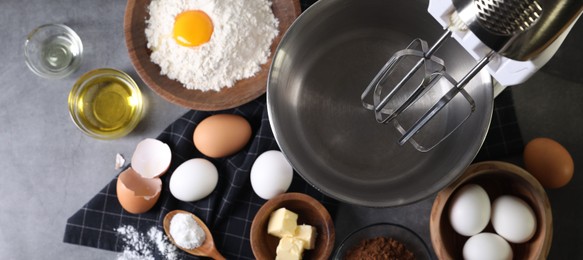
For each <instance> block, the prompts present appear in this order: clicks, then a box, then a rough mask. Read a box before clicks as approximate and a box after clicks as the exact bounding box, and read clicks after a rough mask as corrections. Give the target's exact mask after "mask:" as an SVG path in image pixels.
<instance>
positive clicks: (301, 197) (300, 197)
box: [250, 192, 336, 259]
mask: <svg viewBox="0 0 583 260" xmlns="http://www.w3.org/2000/svg"><path fill="white" fill-rule="evenodd" d="M294 200H297V201H302V202H305V203H306V204H307V205H310V207H311V208H314V209H315V210H316V212H318V213H319V215H322V216H323V218H322V224H323V226H325V230H326V232H327V234H328V236H327V237H328V239H326V240H325V241H326V243H325V244H324V245H320V246H323V247H324V249H323V250H322V251H321V252H322V255H321V256H318V257H320V258H319V259H328V258H329V257H330V255H331V254H332V250H333V249H334V242H335V238H336V233H335V229H334V222H333V221H332V217H331V216H330V213H329V212H328V210H327V209H326V207H324V205H322V203H320V202H319V201H318V200H316V199H315V198H313V197H311V196H309V195H307V194H304V193H298V192H289V193H283V194H280V195H277V196H275V197H273V198H271V199H270V200H268V201H267V202H265V204H263V205H262V206H261V208H260V209H259V210H258V211H257V214H255V217H254V218H253V222H252V223H251V231H250V244H251V249H252V251H253V255H254V256H255V257H256V258H257V259H263V258H264V257H265V255H264V254H263V251H264V250H263V248H264V247H263V245H264V244H263V243H260V244H258V243H254V242H253V241H254V240H255V239H254V238H256V236H257V235H258V234H259V233H258V232H265V234H267V230H261V223H259V222H262V221H265V222H266V221H268V219H269V215H270V214H271V212H272V211H273V210H275V206H276V205H278V204H280V203H282V202H286V201H294ZM296 213H297V212H296ZM298 214H300V213H298ZM260 217H264V218H263V219H260ZM317 232H318V236H320V235H322V234H323V232H322V231H318V230H317ZM316 239H318V238H316Z"/></svg>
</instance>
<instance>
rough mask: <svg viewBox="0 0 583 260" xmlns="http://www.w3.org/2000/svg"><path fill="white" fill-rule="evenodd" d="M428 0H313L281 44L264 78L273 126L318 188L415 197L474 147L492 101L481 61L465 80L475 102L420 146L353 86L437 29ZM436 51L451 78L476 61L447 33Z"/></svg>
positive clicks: (386, 198) (371, 200)
mask: <svg viewBox="0 0 583 260" xmlns="http://www.w3.org/2000/svg"><path fill="white" fill-rule="evenodd" d="M426 8H427V2H426V1H418V0H415V1H397V0H360V1H351V0H320V1H318V2H316V3H315V4H314V5H312V6H311V7H310V8H309V9H308V10H306V11H305V12H304V13H303V14H302V15H301V16H300V17H299V18H298V19H297V20H296V21H295V22H294V24H293V25H292V26H291V27H290V29H289V30H288V31H287V33H286V34H285V36H284V38H283V39H282V41H281V43H280V44H279V47H278V49H277V50H276V53H275V57H274V60H273V63H272V67H271V70H270V74H269V78H268V87H267V103H268V112H269V118H270V122H271V127H272V130H273V132H274V134H275V137H276V140H277V142H278V144H279V146H280V148H281V150H282V152H283V153H284V154H285V156H286V157H287V159H288V160H289V161H290V163H291V164H292V165H293V167H294V168H295V170H296V171H297V172H298V173H299V174H300V175H301V176H302V177H303V178H304V179H305V180H307V181H308V182H309V183H310V184H312V185H313V186H315V187H316V188H318V189H320V190H321V191H322V192H323V193H325V194H327V195H329V196H331V197H334V198H336V199H338V200H341V201H344V202H347V203H352V204H357V205H363V206H371V207H388V206H397V205H403V204H408V203H412V202H416V201H418V200H421V199H424V198H426V197H428V196H430V195H432V194H435V193H436V192H438V191H439V190H441V189H442V188H443V187H445V186H446V185H448V184H449V183H451V182H452V181H453V180H455V179H456V178H457V177H458V176H459V175H460V174H461V173H462V172H463V170H464V169H465V168H466V167H467V166H468V165H469V164H470V163H471V161H472V160H473V158H474V157H475V155H476V154H477V152H478V150H479V148H480V146H481V144H482V142H483V140H484V138H485V136H486V133H487V130H488V127H489V123H490V120H491V116H492V106H493V92H492V87H491V85H492V82H491V78H490V76H489V74H488V73H487V72H485V71H484V72H482V73H480V74H479V75H478V76H476V77H475V78H474V79H473V80H472V81H471V82H470V83H469V84H468V85H467V86H466V90H467V91H468V92H469V93H470V95H471V96H472V97H473V98H474V100H475V102H476V106H477V107H476V111H475V112H474V113H473V115H472V116H471V117H470V118H469V119H468V120H467V121H466V122H465V123H464V124H463V125H462V126H461V127H460V128H459V129H457V130H456V132H454V133H453V134H452V135H451V136H449V137H448V138H447V139H446V140H445V141H443V142H442V143H441V144H439V145H438V146H437V147H436V148H434V149H433V150H431V151H430V152H427V153H421V152H419V151H417V150H415V149H414V148H413V147H412V146H411V145H409V144H406V145H405V146H399V145H398V144H397V139H398V137H399V135H398V132H397V130H396V129H394V128H393V127H392V126H390V125H382V124H378V123H377V122H376V121H375V118H374V115H373V113H372V112H371V111H368V110H365V109H364V108H363V106H362V105H361V101H360V94H361V93H362V92H363V90H364V88H365V87H366V85H367V84H368V83H369V82H370V80H371V79H372V77H373V76H374V75H375V74H376V73H377V72H378V71H379V69H380V68H381V66H382V65H383V64H384V63H385V62H386V61H387V60H388V59H389V58H390V57H391V55H392V54H393V53H394V52H395V51H397V50H400V49H403V48H405V47H406V46H407V44H409V42H411V41H412V40H413V39H415V38H417V37H420V38H423V39H425V40H427V41H428V42H430V43H431V42H434V41H436V40H437V38H438V37H439V36H440V35H441V34H442V32H443V29H442V28H440V26H439V24H438V23H437V22H436V21H435V20H434V19H433V18H432V17H431V16H430V15H429V14H428V13H427V11H426ZM437 55H438V56H439V57H441V58H443V59H444V60H445V62H446V66H447V69H448V71H449V73H450V74H452V75H453V76H454V77H457V79H459V78H461V76H463V75H464V74H465V73H466V72H467V70H468V69H469V68H471V67H472V66H473V65H474V64H475V61H474V60H473V58H472V57H471V56H469V55H468V54H467V53H466V52H465V50H463V48H462V47H460V46H459V45H458V44H457V43H456V42H455V41H454V40H450V41H448V44H447V45H446V46H443V47H442V49H440V51H439V52H438V53H437ZM442 112H443V113H445V114H444V115H445V117H444V118H443V119H442V120H441V121H440V124H442V125H443V126H446V125H447V124H448V123H451V122H450V121H453V120H454V119H455V120H458V119H456V118H458V117H459V113H458V111H457V110H456V105H455V104H454V105H453V106H451V107H450V108H449V109H446V110H445V111H442Z"/></svg>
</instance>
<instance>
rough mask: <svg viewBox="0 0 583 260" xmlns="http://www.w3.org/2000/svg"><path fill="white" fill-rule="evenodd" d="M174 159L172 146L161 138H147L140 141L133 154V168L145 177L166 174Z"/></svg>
mask: <svg viewBox="0 0 583 260" xmlns="http://www.w3.org/2000/svg"><path fill="white" fill-rule="evenodd" d="M171 160H172V151H170V147H169V146H168V145H167V144H165V143H163V142H161V141H160V140H156V139H152V138H146V139H144V140H142V141H141V142H139V143H138V145H137V146H136V150H135V151H134V154H133V156H132V168H134V170H135V171H136V172H137V173H139V174H140V175H142V176H143V177H145V178H154V177H158V176H160V175H162V174H164V173H165V172H166V171H167V170H168V167H170V162H171Z"/></svg>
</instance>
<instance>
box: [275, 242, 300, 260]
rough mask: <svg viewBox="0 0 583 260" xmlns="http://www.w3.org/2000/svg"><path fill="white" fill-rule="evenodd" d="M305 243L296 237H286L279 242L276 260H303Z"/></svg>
mask: <svg viewBox="0 0 583 260" xmlns="http://www.w3.org/2000/svg"><path fill="white" fill-rule="evenodd" d="M303 245H304V243H303V242H302V241H301V240H299V239H297V238H294V237H284V238H282V239H280V240H279V244H278V245H277V249H276V250H275V253H276V256H275V260H299V259H302V254H303V252H304V247H303Z"/></svg>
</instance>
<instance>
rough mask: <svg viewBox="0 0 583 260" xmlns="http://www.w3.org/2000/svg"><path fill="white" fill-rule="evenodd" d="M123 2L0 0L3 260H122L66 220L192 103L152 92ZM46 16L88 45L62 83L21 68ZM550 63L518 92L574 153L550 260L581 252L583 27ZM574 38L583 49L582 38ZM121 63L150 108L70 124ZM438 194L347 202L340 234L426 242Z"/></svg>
mask: <svg viewBox="0 0 583 260" xmlns="http://www.w3.org/2000/svg"><path fill="white" fill-rule="evenodd" d="M125 4H126V1H122V0H100V1H91V0H58V1H57V0H55V1H42V0H1V1H0V33H1V34H0V46H2V48H0V57H2V61H1V62H0V90H1V92H0V125H1V127H0V169H1V170H0V172H1V173H2V181H0V208H1V211H0V259H115V258H116V257H117V253H115V252H109V251H104V250H98V249H93V248H87V247H81V246H75V245H70V244H65V243H63V242H62V238H63V232H64V228H65V223H66V220H67V218H68V217H69V216H71V215H72V214H73V213H74V212H75V211H77V210H78V209H79V208H80V207H81V206H82V205H83V204H84V203H86V202H87V201H88V200H89V199H90V198H91V197H92V196H93V195H94V194H96V193H97V192H98V191H99V190H100V189H101V188H102V187H103V186H104V185H105V184H107V183H108V182H109V181H110V180H111V179H112V178H114V177H115V175H116V174H117V171H116V170H115V169H114V159H115V155H116V154H117V153H120V154H122V155H125V156H126V158H127V157H129V156H131V153H132V152H133V149H134V148H135V145H136V144H137V142H139V141H140V140H141V139H143V138H146V137H156V136H157V135H158V134H159V133H160V132H161V131H162V130H163V129H164V128H165V127H166V126H167V125H168V124H170V123H171V122H173V121H174V120H175V119H176V118H178V117H179V116H180V115H182V114H183V113H184V112H186V111H187V109H185V108H182V107H179V106H176V105H174V104H171V103H169V102H167V101H165V100H163V99H161V98H160V97H158V96H157V95H156V94H155V93H153V92H152V91H151V90H150V89H149V88H148V87H147V86H146V85H145V84H144V83H143V82H142V81H140V80H139V77H138V76H137V74H136V73H135V71H134V69H133V67H132V65H131V63H130V60H129V58H128V55H127V49H126V47H125V43H124V37H123V36H124V35H123V14H124V8H125ZM45 23H64V24H67V25H69V26H70V27H72V28H73V29H74V30H75V31H77V33H78V34H79V36H80V37H81V39H82V40H83V44H84V57H83V62H82V66H81V68H80V69H79V70H78V71H77V72H76V73H74V74H73V75H71V76H69V77H67V78H65V79H61V80H46V79H42V78H40V77H38V76H36V75H34V74H33V73H32V72H31V71H29V70H28V69H27V67H26V65H25V63H24V58H23V51H22V50H23V49H22V47H23V43H24V40H25V37H26V35H27V34H28V32H29V31H31V30H32V29H33V28H35V27H36V26H38V25H41V24H45ZM574 31H576V33H575V35H574V36H573V37H571V38H568V39H567V42H566V43H565V45H564V47H563V48H561V50H559V53H558V54H557V56H556V57H555V58H553V60H551V62H550V63H549V64H548V65H547V66H546V67H545V68H543V69H542V70H541V71H539V72H538V73H537V74H536V75H535V76H534V77H533V78H531V79H530V80H529V81H527V82H526V83H524V84H522V85H521V86H515V87H513V89H512V91H513V94H514V99H515V105H516V109H517V117H518V121H519V124H520V126H521V131H522V135H523V138H524V140H525V141H528V140H530V139H532V138H534V137H537V136H547V137H551V138H554V139H555V140H557V141H559V142H561V143H562V144H563V145H564V146H565V147H566V148H567V149H568V150H569V151H570V152H571V154H572V155H573V158H574V160H575V165H576V166H575V177H574V178H573V180H572V181H571V183H570V184H569V185H567V186H566V187H564V188H561V189H556V190H549V191H548V195H549V198H550V200H551V205H552V209H553V218H554V234H553V235H554V237H553V243H552V247H551V253H550V256H549V258H550V259H583V247H581V246H578V244H580V243H581V242H582V241H583V225H582V224H581V223H582V222H581V220H582V219H583V204H582V201H583V189H582V188H583V177H581V175H580V174H581V171H582V170H581V168H579V167H578V166H579V163H581V162H583V135H582V134H581V130H580V129H581V127H583V115H582V112H583V102H582V101H583V69H581V68H582V67H581V66H580V64H579V62H581V61H582V60H583V53H582V50H581V47H577V46H582V45H581V43H582V42H583V33H581V32H582V31H583V26H582V22H579V23H578V24H577V26H576V27H575V29H574ZM577 43H578V45H577ZM102 67H111V68H117V69H120V70H123V71H126V72H127V73H129V74H130V75H132V76H133V78H134V79H136V81H137V82H138V84H139V85H140V87H141V89H142V91H143V93H144V95H145V97H146V100H147V103H148V108H147V111H146V116H145V118H144V119H143V121H142V122H141V123H140V124H139V125H138V127H137V129H135V130H134V131H133V132H132V133H131V134H130V135H128V136H126V137H123V138H121V139H118V140H114V141H101V140H96V139H92V138H90V137H88V136H85V135H84V134H83V133H81V132H80V131H79V130H78V129H77V128H76V127H75V125H74V124H73V123H72V122H71V120H70V118H69V114H68V110H67V96H68V92H69V90H70V88H71V87H72V85H73V83H74V82H75V80H76V79H77V78H78V77H79V76H80V75H82V74H83V73H85V72H87V71H89V70H92V69H96V68H102ZM432 200H433V198H428V199H426V200H423V201H421V202H419V203H416V204H412V205H408V206H403V207H397V208H388V209H371V208H362V207H357V206H351V205H343V206H342V207H341V208H340V209H339V212H338V215H337V218H336V225H337V239H342V238H343V237H344V236H345V235H347V234H348V233H349V232H350V231H352V230H354V229H356V228H358V227H361V226H364V225H367V224H370V223H375V222H394V223H399V224H402V225H405V226H408V227H411V228H412V229H413V230H415V231H416V232H418V233H419V234H420V235H421V236H422V237H423V238H424V239H425V241H426V243H427V244H429V245H431V242H430V240H429V228H428V226H429V213H430V208H431V204H432V202H433V201H432Z"/></svg>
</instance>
